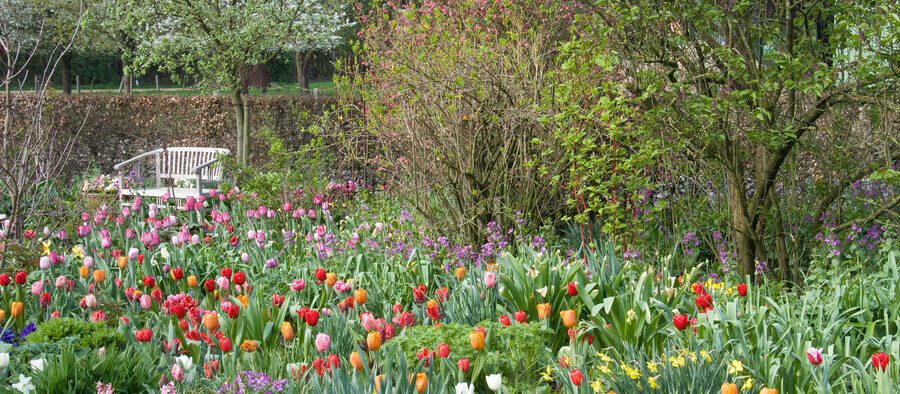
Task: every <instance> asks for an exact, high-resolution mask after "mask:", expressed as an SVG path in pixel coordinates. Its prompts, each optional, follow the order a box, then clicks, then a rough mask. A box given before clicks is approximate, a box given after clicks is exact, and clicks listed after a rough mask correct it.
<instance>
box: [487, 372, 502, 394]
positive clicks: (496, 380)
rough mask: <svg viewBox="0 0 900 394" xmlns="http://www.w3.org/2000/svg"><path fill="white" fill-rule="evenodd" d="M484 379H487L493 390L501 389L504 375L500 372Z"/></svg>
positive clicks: (489, 386)
mask: <svg viewBox="0 0 900 394" xmlns="http://www.w3.org/2000/svg"><path fill="white" fill-rule="evenodd" d="M484 379H485V380H486V381H487V385H488V388H489V389H491V390H493V391H500V387H502V386H503V375H500V374H499V373H495V374H493V375H488V376H485V377H484Z"/></svg>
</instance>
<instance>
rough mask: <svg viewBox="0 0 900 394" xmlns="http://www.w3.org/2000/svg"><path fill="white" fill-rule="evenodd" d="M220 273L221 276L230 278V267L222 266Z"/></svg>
mask: <svg viewBox="0 0 900 394" xmlns="http://www.w3.org/2000/svg"><path fill="white" fill-rule="evenodd" d="M221 274H222V276H224V277H226V278H228V279H231V268H228V267H225V268H222V271H221Z"/></svg>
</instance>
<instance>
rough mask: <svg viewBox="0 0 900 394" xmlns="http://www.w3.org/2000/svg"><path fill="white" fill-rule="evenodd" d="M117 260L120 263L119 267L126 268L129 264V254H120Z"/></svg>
mask: <svg viewBox="0 0 900 394" xmlns="http://www.w3.org/2000/svg"><path fill="white" fill-rule="evenodd" d="M116 260H117V261H118V263H119V269H125V267H127V266H128V256H119V258H118V259H116Z"/></svg>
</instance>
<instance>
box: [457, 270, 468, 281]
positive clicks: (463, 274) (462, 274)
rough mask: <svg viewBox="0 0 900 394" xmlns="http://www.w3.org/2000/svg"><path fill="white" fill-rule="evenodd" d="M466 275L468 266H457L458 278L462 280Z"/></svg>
mask: <svg viewBox="0 0 900 394" xmlns="http://www.w3.org/2000/svg"><path fill="white" fill-rule="evenodd" d="M465 276H466V267H457V268H456V279H459V280H462V278H463V277H465Z"/></svg>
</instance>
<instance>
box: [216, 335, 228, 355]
mask: <svg viewBox="0 0 900 394" xmlns="http://www.w3.org/2000/svg"><path fill="white" fill-rule="evenodd" d="M219 349H222V353H228V352H230V351H231V340H230V339H228V338H226V337H222V338H219Z"/></svg>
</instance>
